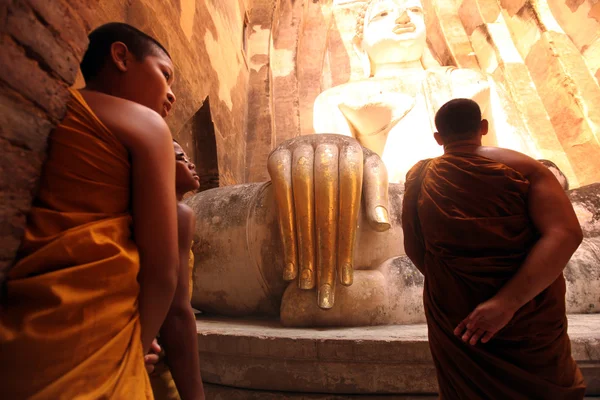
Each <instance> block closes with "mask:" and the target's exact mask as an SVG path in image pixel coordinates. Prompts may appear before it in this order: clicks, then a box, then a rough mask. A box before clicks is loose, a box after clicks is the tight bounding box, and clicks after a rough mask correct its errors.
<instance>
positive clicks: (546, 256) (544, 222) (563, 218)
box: [496, 163, 583, 311]
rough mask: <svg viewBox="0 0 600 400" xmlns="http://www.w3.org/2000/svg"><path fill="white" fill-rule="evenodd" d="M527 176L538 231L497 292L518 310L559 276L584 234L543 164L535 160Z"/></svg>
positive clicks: (565, 198) (531, 206)
mask: <svg viewBox="0 0 600 400" xmlns="http://www.w3.org/2000/svg"><path fill="white" fill-rule="evenodd" d="M536 164H537V165H535V166H534V167H532V170H533V171H532V172H531V173H530V174H528V175H526V176H527V178H528V179H529V181H530V183H531V186H530V190H529V200H528V207H529V215H530V217H531V219H532V221H533V224H534V225H535V227H536V228H537V230H538V232H539V233H540V239H539V240H538V241H537V242H536V244H535V245H534V246H533V247H532V249H531V251H530V252H529V254H528V256H527V258H526V259H525V262H524V263H523V265H522V266H521V268H520V269H519V270H518V272H517V273H516V274H515V276H514V277H513V278H512V279H511V280H510V281H508V283H506V284H505V285H504V286H503V287H502V289H501V290H500V291H499V292H498V294H497V295H496V297H497V298H499V299H502V300H503V301H506V302H507V304H511V305H512V307H513V308H514V310H515V311H516V310H518V309H519V308H521V307H522V306H523V305H525V304H526V303H527V302H529V301H530V300H532V299H533V298H534V297H535V296H537V295H538V294H539V293H540V292H542V291H543V290H544V289H546V288H547V287H548V286H550V285H551V284H552V282H554V281H555V280H556V278H558V276H559V275H560V274H561V273H562V271H563V269H564V268H565V266H566V265H567V262H568V261H569V259H570V258H571V256H572V255H573V253H574V252H575V250H577V247H578V246H579V244H580V243H581V241H582V239H583V233H582V231H581V227H580V225H579V222H578V221H577V216H576V215H575V211H574V210H573V206H572V205H571V202H570V201H569V198H568V197H567V195H566V194H565V192H564V190H563V189H562V187H561V186H560V184H559V183H558V181H557V180H556V178H555V177H554V175H553V174H552V172H550V171H549V170H548V169H547V168H546V167H544V166H542V165H541V164H539V163H536Z"/></svg>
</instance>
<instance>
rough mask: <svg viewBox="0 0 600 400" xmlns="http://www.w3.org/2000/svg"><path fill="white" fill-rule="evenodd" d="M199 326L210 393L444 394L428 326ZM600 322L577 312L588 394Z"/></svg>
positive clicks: (214, 321) (593, 383)
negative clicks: (435, 366)
mask: <svg viewBox="0 0 600 400" xmlns="http://www.w3.org/2000/svg"><path fill="white" fill-rule="evenodd" d="M196 324H197V328H198V344H199V351H200V360H201V365H202V377H203V379H204V381H205V382H206V383H207V384H208V385H207V394H208V395H209V397H207V398H211V399H221V398H222V399H228V400H229V399H232V400H235V399H255V398H256V399H258V398H260V399H269V400H275V399H284V398H285V399H294V398H298V399H300V398H302V399H319V400H334V399H336V400H337V399H342V398H349V397H350V396H348V395H355V396H351V398H355V397H356V398H361V399H378V398H379V396H382V397H384V396H385V395H387V396H385V398H390V397H388V396H389V395H394V396H392V397H391V398H398V399H409V398H411V396H410V395H416V396H435V394H436V392H437V382H436V375H435V369H434V366H433V362H432V359H431V355H430V352H429V347H428V344H427V327H426V325H424V324H415V325H402V326H394V325H388V326H374V327H363V328H332V329H297V328H283V327H281V325H280V324H279V323H278V322H276V321H267V320H249V319H246V320H237V319H227V318H208V317H200V318H199V319H198V320H197V323H196ZM599 328H600V315H599V314H582V315H571V316H569V336H570V338H571V343H572V349H573V356H574V357H575V359H576V360H577V363H578V364H579V367H580V368H581V370H582V371H583V374H584V376H585V379H586V383H587V386H588V396H598V395H600V329H599ZM294 396H295V397H294ZM396 396H397V397H396ZM420 398H422V397H420ZM425 398H427V397H425Z"/></svg>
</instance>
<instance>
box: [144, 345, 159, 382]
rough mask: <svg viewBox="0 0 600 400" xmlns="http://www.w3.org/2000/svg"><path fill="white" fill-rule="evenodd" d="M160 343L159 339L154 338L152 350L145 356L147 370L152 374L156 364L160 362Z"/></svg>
mask: <svg viewBox="0 0 600 400" xmlns="http://www.w3.org/2000/svg"><path fill="white" fill-rule="evenodd" d="M160 350H161V349H160V345H159V344H158V341H157V340H156V339H154V340H153V341H152V345H151V346H150V351H149V352H148V354H146V355H145V356H144V366H145V367H146V372H148V374H151V373H153V372H154V366H155V365H156V363H157V362H158V355H159V354H160Z"/></svg>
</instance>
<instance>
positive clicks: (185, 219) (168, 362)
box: [149, 140, 204, 400]
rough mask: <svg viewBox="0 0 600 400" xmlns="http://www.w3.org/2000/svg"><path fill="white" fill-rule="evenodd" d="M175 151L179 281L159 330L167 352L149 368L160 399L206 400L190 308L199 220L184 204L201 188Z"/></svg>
mask: <svg viewBox="0 0 600 400" xmlns="http://www.w3.org/2000/svg"><path fill="white" fill-rule="evenodd" d="M173 147H174V150H175V162H176V167H175V192H176V194H177V201H178V204H177V226H178V229H179V279H178V281H177V290H176V291H175V297H174V299H173V303H172V304H171V308H170V309H169V312H168V313H167V318H166V319H165V322H164V323H163V326H162V327H161V329H160V335H161V336H160V344H161V345H162V346H164V347H165V348H166V350H167V353H166V355H167V356H166V357H165V354H164V353H161V354H160V356H161V357H160V359H159V360H157V361H158V362H157V363H156V365H153V364H152V365H150V368H149V369H151V370H153V372H152V373H151V374H150V383H151V384H152V390H153V393H154V398H155V399H157V400H180V399H198V400H199V399H204V387H203V385H202V378H201V375H200V361H199V355H198V342H197V331H196V318H195V317H194V312H193V309H192V305H191V298H192V287H193V268H194V253H193V252H192V250H191V248H190V247H191V245H192V238H193V236H194V232H195V226H196V219H195V216H194V212H193V211H192V209H191V208H190V207H189V206H188V205H187V204H185V203H183V197H184V195H185V194H186V193H188V192H190V191H193V190H197V189H198V188H199V187H200V178H199V177H198V174H197V173H196V166H195V165H194V163H193V162H191V161H190V159H189V158H188V156H187V155H186V154H185V151H184V150H183V148H182V147H181V146H180V145H179V143H178V142H177V141H175V140H173Z"/></svg>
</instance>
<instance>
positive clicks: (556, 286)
mask: <svg viewBox="0 0 600 400" xmlns="http://www.w3.org/2000/svg"><path fill="white" fill-rule="evenodd" d="M405 186H406V191H405V195H404V204H403V210H402V224H403V229H404V232H405V235H412V236H411V237H413V238H416V243H417V245H416V246H415V247H416V249H413V250H416V253H420V254H421V255H422V256H423V257H422V259H421V260H422V263H421V265H420V267H421V269H422V272H423V274H424V275H425V288H424V293H423V302H424V306H425V314H426V317H427V326H428V331H429V346H430V349H431V354H432V356H433V360H434V362H435V366H436V370H437V377H438V383H439V389H440V396H441V398H442V399H445V400H450V399H511V400H517V399H523V400H525V399H527V400H530V399H553V400H559V399H582V398H583V396H584V391H585V386H584V383H583V378H582V375H581V372H580V371H579V368H578V367H577V365H576V364H575V361H574V360H573V358H572V356H571V344H570V341H569V337H568V335H567V318H566V313H565V280H564V278H563V276H562V275H561V276H560V277H559V278H558V279H556V281H555V282H554V283H553V284H552V285H550V287H548V288H547V289H546V290H544V291H543V292H542V293H540V294H539V295H538V296H537V297H535V298H534V299H533V300H532V301H530V302H529V303H527V304H526V305H525V306H523V307H522V308H521V309H520V310H519V311H518V312H517V313H516V314H515V316H514V319H513V320H512V321H511V322H509V324H508V325H507V326H506V327H505V328H504V329H502V330H501V331H500V332H498V333H497V334H496V336H495V337H494V338H493V339H492V340H490V342H488V343H487V344H481V343H480V344H477V345H476V346H471V345H468V344H465V343H463V342H462V340H460V338H458V337H456V336H455V335H454V334H453V330H454V328H455V327H456V326H457V325H458V324H459V323H460V321H461V320H463V319H464V318H465V317H466V316H467V315H468V314H469V313H470V312H471V311H473V309H475V307H476V306H477V305H478V304H480V303H482V302H483V301H485V300H488V299H489V298H491V297H492V296H494V295H495V294H496V293H497V292H498V290H499V289H500V288H501V287H502V285H504V284H505V283H506V282H507V281H508V280H509V279H510V278H511V277H512V276H513V275H514V274H515V273H516V271H517V270H518V269H519V267H520V266H521V265H522V263H523V261H524V260H525V257H526V256H527V254H528V252H529V250H530V249H531V247H532V246H533V244H534V243H535V242H536V240H537V238H538V233H537V231H536V230H535V227H534V226H533V224H532V222H531V220H530V218H529V215H528V208H527V194H528V190H529V182H528V181H527V180H526V179H525V178H524V177H523V176H522V175H521V174H520V173H519V172H517V171H515V170H513V169H512V168H509V167H508V166H506V165H504V164H500V163H498V162H495V161H493V160H490V159H488V158H485V157H481V156H477V155H473V154H446V155H444V156H441V157H438V158H436V159H433V160H425V161H421V162H419V163H418V164H417V165H415V166H414V167H413V169H411V170H410V171H409V173H408V174H407V179H406V184H405ZM416 263H419V262H418V261H417V262H416Z"/></svg>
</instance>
